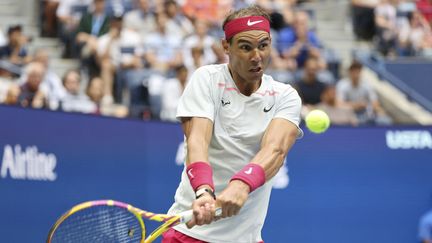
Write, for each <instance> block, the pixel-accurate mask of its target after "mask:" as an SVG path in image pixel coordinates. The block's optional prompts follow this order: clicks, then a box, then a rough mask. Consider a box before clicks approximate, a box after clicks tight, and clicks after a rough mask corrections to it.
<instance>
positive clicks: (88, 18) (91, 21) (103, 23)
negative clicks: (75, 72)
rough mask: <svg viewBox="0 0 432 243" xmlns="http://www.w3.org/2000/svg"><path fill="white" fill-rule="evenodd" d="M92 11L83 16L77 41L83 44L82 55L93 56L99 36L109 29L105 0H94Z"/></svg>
mask: <svg viewBox="0 0 432 243" xmlns="http://www.w3.org/2000/svg"><path fill="white" fill-rule="evenodd" d="M93 6H94V9H93V11H92V12H89V13H86V14H84V15H83V16H82V18H81V20H80V23H79V26H78V30H77V36H76V41H77V43H78V44H79V45H82V46H83V47H82V51H81V57H83V58H86V57H89V56H92V55H94V54H95V53H96V51H97V45H98V41H97V40H98V37H99V36H102V35H104V34H106V33H107V32H108V30H109V17H108V16H107V15H106V14H105V0H93Z"/></svg>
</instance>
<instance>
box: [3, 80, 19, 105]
mask: <svg viewBox="0 0 432 243" xmlns="http://www.w3.org/2000/svg"><path fill="white" fill-rule="evenodd" d="M20 93H21V89H20V87H19V85H17V84H15V83H13V84H11V85H9V88H8V90H7V92H6V98H5V100H4V102H3V104H5V105H19V96H20Z"/></svg>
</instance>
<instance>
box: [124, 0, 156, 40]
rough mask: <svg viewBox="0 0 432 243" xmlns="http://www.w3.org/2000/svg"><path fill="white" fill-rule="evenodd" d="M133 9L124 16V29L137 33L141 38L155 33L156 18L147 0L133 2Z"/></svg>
mask: <svg viewBox="0 0 432 243" xmlns="http://www.w3.org/2000/svg"><path fill="white" fill-rule="evenodd" d="M135 1H136V3H135V4H136V6H135V9H134V10H132V11H130V12H128V13H126V14H125V16H124V27H125V28H127V29H132V30H134V31H137V32H138V33H139V34H140V35H141V36H142V37H143V38H144V37H145V36H147V35H148V34H149V33H151V32H154V31H156V17H155V14H154V12H153V11H152V10H151V5H150V1H149V0H135Z"/></svg>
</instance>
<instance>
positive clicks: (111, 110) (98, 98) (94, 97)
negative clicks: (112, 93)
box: [87, 77, 129, 118]
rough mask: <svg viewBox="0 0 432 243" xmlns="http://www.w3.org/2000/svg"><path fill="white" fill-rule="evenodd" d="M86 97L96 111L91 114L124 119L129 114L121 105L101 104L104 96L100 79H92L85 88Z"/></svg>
mask: <svg viewBox="0 0 432 243" xmlns="http://www.w3.org/2000/svg"><path fill="white" fill-rule="evenodd" d="M87 95H88V97H89V98H90V100H91V101H92V102H93V103H94V104H95V105H96V109H95V110H94V112H92V114H95V115H104V116H113V117H117V118H125V117H127V116H128V114H129V110H128V108H127V107H125V106H123V105H115V104H111V105H107V104H103V103H102V98H103V95H104V86H103V81H102V79H101V78H100V77H93V78H92V79H91V80H90V83H89V85H88V87H87Z"/></svg>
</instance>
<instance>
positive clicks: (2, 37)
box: [0, 28, 8, 47]
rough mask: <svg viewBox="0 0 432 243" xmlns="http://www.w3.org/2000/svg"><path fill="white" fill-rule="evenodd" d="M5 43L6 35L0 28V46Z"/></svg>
mask: <svg viewBox="0 0 432 243" xmlns="http://www.w3.org/2000/svg"><path fill="white" fill-rule="evenodd" d="M7 43H8V42H7V39H6V36H5V34H4V33H3V30H2V29H1V28H0V47H1V46H5V45H7Z"/></svg>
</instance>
